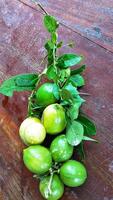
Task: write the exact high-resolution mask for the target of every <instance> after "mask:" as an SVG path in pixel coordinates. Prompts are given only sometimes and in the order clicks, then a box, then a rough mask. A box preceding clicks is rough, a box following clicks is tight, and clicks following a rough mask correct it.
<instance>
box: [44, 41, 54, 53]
mask: <svg viewBox="0 0 113 200" xmlns="http://www.w3.org/2000/svg"><path fill="white" fill-rule="evenodd" d="M45 48H46V50H47V51H50V50H52V49H54V43H53V42H51V40H48V41H47V42H46V44H45Z"/></svg>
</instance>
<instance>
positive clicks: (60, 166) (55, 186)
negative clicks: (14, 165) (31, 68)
mask: <svg viewBox="0 0 113 200" xmlns="http://www.w3.org/2000/svg"><path fill="white" fill-rule="evenodd" d="M41 7H42V6H41ZM43 22H44V26H45V28H46V30H47V31H48V32H49V34H50V38H49V39H48V40H47V41H46V43H45V49H46V56H45V57H44V59H43V60H42V61H41V64H42V63H43V62H45V61H46V62H45V68H44V70H43V71H42V72H41V73H40V74H38V73H26V74H18V75H15V76H12V77H10V78H9V79H7V80H5V81H4V82H3V83H2V84H1V85H0V93H1V94H3V95H6V96H8V97H11V96H13V93H14V92H15V91H16V92H21V91H31V94H30V96H29V98H28V117H27V118H26V119H25V120H24V121H23V122H22V124H21V125H20V129H19V134H20V138H21V139H22V141H23V143H24V144H25V145H27V146H28V147H27V148H25V149H24V150H23V161H24V164H25V166H26V167H27V168H28V169H29V170H30V171H31V172H32V173H33V174H34V176H35V177H36V178H39V179H40V183H39V190H40V192H41V194H42V196H43V197H44V198H45V199H49V200H57V199H60V198H61V196H62V195H63V192H64V185H66V186H69V187H78V186H80V185H82V184H83V183H84V182H85V180H86V178H87V171H86V168H85V166H84V165H83V164H82V163H81V162H79V161H76V160H73V153H74V147H75V148H76V149H75V155H76V154H77V155H78V156H79V160H83V159H84V158H85V151H84V141H93V142H97V140H95V139H94V138H92V136H95V135H96V127H95V124H94V123H93V122H92V121H91V120H90V119H89V118H88V117H87V116H86V115H85V114H84V113H83V112H82V111H81V109H80V108H81V105H82V104H83V103H84V102H85V100H84V98H82V97H81V95H88V94H87V93H81V92H79V88H80V87H82V86H84V85H85V80H84V78H83V76H82V75H81V73H82V72H83V71H84V70H85V65H81V66H79V67H78V68H74V69H73V68H71V67H73V66H75V65H78V64H80V63H81V62H82V61H83V56H81V55H78V54H75V53H65V54H62V55H61V54H60V55H59V48H61V47H62V46H63V42H62V41H59V38H58V32H57V30H58V27H59V23H58V21H57V20H56V19H55V18H54V17H53V16H51V15H49V14H47V13H46V15H45V16H44V21H43ZM64 46H67V47H69V48H70V47H71V48H72V46H73V45H72V44H66V45H64ZM41 64H40V65H41ZM44 77H45V78H46V80H47V82H46V83H43V78H44ZM42 83H43V84H42Z"/></svg>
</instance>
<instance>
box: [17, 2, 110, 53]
mask: <svg viewBox="0 0 113 200" xmlns="http://www.w3.org/2000/svg"><path fill="white" fill-rule="evenodd" d="M19 1H23V2H24V3H26V4H28V5H31V6H33V7H34V8H37V6H35V5H34V3H31V0H19ZM35 2H39V3H41V4H42V5H43V6H44V8H45V9H46V10H47V12H49V13H51V14H53V15H54V16H56V17H57V19H58V20H59V21H60V22H61V23H63V24H64V25H65V26H67V27H68V28H70V29H71V30H72V31H74V32H76V33H78V34H80V35H81V36H83V37H86V38H88V40H91V41H93V42H94V43H97V44H98V45H99V46H101V47H103V48H105V49H107V50H109V51H111V52H113V31H112V30H113V1H112V0H110V1H106V0H100V1H98V0H85V1H83V0H71V1H67V2H65V1H64V0H63V1H60V0H58V1H57V2H56V3H54V0H49V1H45V0H41V1H37V0H35ZM37 9H38V8H37Z"/></svg>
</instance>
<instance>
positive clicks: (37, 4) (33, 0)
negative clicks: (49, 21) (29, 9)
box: [31, 0, 49, 15]
mask: <svg viewBox="0 0 113 200" xmlns="http://www.w3.org/2000/svg"><path fill="white" fill-rule="evenodd" d="M31 1H32V2H33V3H35V4H36V6H39V7H40V8H41V10H42V11H43V12H44V13H45V14H46V15H49V14H48V12H47V11H46V10H45V8H43V6H42V5H41V4H40V3H38V2H36V1H35V0H31Z"/></svg>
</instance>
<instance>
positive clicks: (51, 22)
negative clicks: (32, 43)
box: [44, 15, 59, 33]
mask: <svg viewBox="0 0 113 200" xmlns="http://www.w3.org/2000/svg"><path fill="white" fill-rule="evenodd" d="M44 25H45V27H46V29H47V30H48V31H49V32H50V33H52V32H55V31H56V29H57V28H58V26H59V23H58V22H57V21H56V19H55V18H54V17H53V16H50V15H45V17H44Z"/></svg>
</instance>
